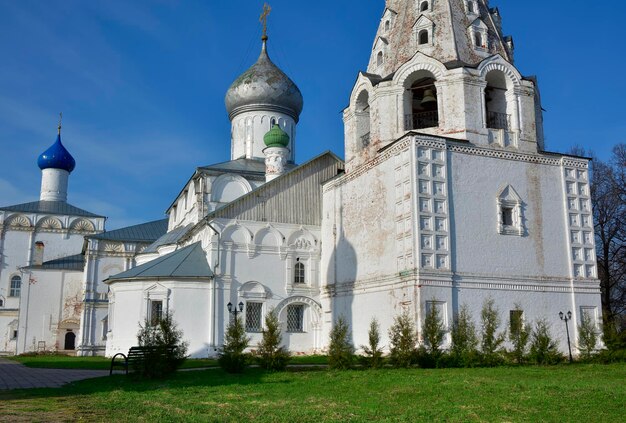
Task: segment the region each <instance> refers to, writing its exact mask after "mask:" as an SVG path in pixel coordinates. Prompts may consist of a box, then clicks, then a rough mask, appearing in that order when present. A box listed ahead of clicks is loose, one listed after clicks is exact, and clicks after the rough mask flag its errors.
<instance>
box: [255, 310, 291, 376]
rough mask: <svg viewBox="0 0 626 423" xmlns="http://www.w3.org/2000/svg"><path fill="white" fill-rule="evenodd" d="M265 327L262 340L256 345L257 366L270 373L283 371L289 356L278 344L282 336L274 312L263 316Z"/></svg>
mask: <svg viewBox="0 0 626 423" xmlns="http://www.w3.org/2000/svg"><path fill="white" fill-rule="evenodd" d="M265 327H266V329H265V330H263V338H262V339H261V342H259V345H258V351H257V354H258V355H257V361H258V363H259V365H260V366H261V367H262V368H264V369H266V370H272V371H281V370H285V368H286V367H287V363H289V359H290V358H291V354H290V353H289V351H287V349H286V348H285V347H282V346H281V345H280V344H281V342H282V340H283V336H282V333H281V330H280V322H279V321H278V315H277V314H276V311H275V310H271V311H270V312H269V313H267V314H266V315H265Z"/></svg>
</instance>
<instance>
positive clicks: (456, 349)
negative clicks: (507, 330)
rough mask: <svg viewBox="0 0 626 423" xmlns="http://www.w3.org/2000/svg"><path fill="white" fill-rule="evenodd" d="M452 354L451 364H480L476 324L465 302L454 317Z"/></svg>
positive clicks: (458, 365) (468, 365) (457, 365)
mask: <svg viewBox="0 0 626 423" xmlns="http://www.w3.org/2000/svg"><path fill="white" fill-rule="evenodd" d="M450 355H451V357H450V360H449V361H450V365H452V366H455V367H474V366H477V365H478V364H479V357H478V336H477V335H476V326H475V325H474V322H473V321H472V316H471V314H470V312H469V309H468V307H467V305H465V304H464V305H462V306H461V309H460V310H459V313H458V314H457V315H456V317H455V319H454V324H453V326H452V346H451V348H450Z"/></svg>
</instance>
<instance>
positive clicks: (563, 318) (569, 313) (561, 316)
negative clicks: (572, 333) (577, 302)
mask: <svg viewBox="0 0 626 423" xmlns="http://www.w3.org/2000/svg"><path fill="white" fill-rule="evenodd" d="M559 317H560V318H561V320H563V321H564V322H565V332H567V348H568V349H569V362H570V363H572V362H573V361H574V360H573V359H572V346H571V344H570V341H569V326H568V324H567V322H569V321H570V320H572V312H571V311H568V312H567V315H566V314H564V313H563V312H562V311H560V312H559Z"/></svg>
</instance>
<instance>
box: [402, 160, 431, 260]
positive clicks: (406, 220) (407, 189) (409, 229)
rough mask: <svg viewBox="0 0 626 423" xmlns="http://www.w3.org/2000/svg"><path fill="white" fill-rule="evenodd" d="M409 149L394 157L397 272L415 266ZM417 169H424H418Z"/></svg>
mask: <svg viewBox="0 0 626 423" xmlns="http://www.w3.org/2000/svg"><path fill="white" fill-rule="evenodd" d="M409 151H410V150H408V149H407V150H405V151H403V152H401V153H400V154H398V155H396V156H395V158H394V161H395V185H396V186H395V192H396V195H395V200H396V257H397V265H398V272H402V271H404V270H410V269H413V268H415V258H414V256H413V239H414V238H413V237H414V234H413V218H412V216H413V213H412V206H413V195H412V186H411V179H412V171H411V163H410V160H409V158H410V155H409ZM418 171H426V170H425V169H419V170H418ZM420 206H421V207H424V208H429V207H430V205H429V204H428V203H423V204H420ZM424 241H425V240H424Z"/></svg>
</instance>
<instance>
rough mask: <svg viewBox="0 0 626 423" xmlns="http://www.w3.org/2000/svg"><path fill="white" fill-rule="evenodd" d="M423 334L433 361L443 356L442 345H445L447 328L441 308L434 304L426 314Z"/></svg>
mask: <svg viewBox="0 0 626 423" xmlns="http://www.w3.org/2000/svg"><path fill="white" fill-rule="evenodd" d="M422 333H423V335H424V342H425V344H426V347H427V348H426V351H427V352H428V354H430V355H431V356H432V357H433V359H437V358H438V357H439V356H440V355H441V349H440V348H441V344H443V340H444V337H445V336H446V326H445V324H444V323H443V319H442V318H441V315H440V314H439V307H436V306H435V304H434V303H432V304H431V307H430V308H429V309H428V311H427V312H426V316H425V318H424V324H423V325H422Z"/></svg>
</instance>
